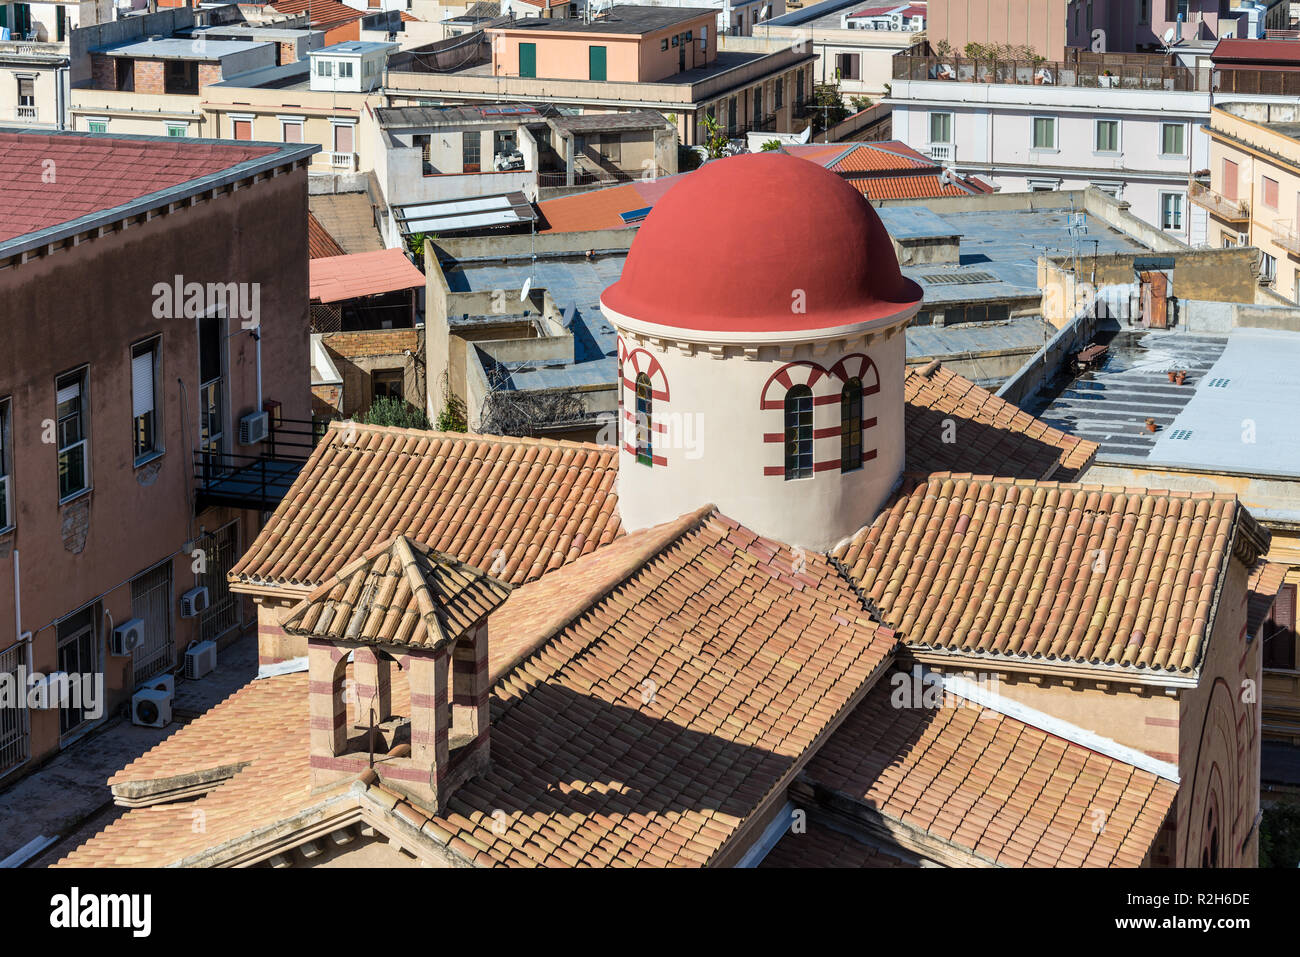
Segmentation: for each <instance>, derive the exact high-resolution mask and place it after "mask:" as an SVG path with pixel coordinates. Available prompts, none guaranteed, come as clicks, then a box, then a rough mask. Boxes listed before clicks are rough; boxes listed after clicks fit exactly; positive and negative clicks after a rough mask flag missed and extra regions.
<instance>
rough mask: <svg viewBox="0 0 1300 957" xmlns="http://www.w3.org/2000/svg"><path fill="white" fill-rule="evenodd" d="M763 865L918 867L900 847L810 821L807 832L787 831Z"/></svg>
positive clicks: (761, 864) (761, 863)
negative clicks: (870, 840) (868, 840)
mask: <svg viewBox="0 0 1300 957" xmlns="http://www.w3.org/2000/svg"><path fill="white" fill-rule="evenodd" d="M758 866H759V867H769V868H771V867H804V868H813V867H816V868H823V867H853V868H861V867H871V868H875V867H917V866H918V864H917V862H916V861H914V860H912V859H911V858H910V856H909V855H907V854H905V853H904V852H903V851H901V850H898V849H896V848H890V849H889V850H885V849H884V848H882V847H878V846H876V845H875V844H868V843H865V839H863V838H861V837H857V836H853V835H849V834H845V833H844V832H842V831H836V830H832V829H831V828H829V827H826V826H825V825H822V824H820V823H819V822H816V821H809V822H808V825H807V830H806V831H801V832H795V831H790V832H787V833H786V835H785V837H783V838H781V840H779V841H777V843H776V846H775V847H774V848H772V850H770V851H769V852H768V854H767V857H765V858H763V860H762V862H760V863H759V865H758Z"/></svg>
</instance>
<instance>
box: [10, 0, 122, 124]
mask: <svg viewBox="0 0 1300 957" xmlns="http://www.w3.org/2000/svg"><path fill="white" fill-rule="evenodd" d="M141 5H143V4H141ZM112 18H113V5H112V4H110V3H107V2H105V0H35V2H31V3H0V123H18V124H20V125H22V126H36V127H44V128H48V129H61V128H63V126H64V125H65V123H66V120H67V103H68V87H69V84H70V67H71V63H72V51H71V43H70V39H71V36H72V31H73V30H76V29H78V28H85V27H90V26H94V25H95V24H97V23H101V22H104V21H106V20H112Z"/></svg>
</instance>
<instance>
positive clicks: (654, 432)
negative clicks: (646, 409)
mask: <svg viewBox="0 0 1300 957" xmlns="http://www.w3.org/2000/svg"><path fill="white" fill-rule="evenodd" d="M619 346H620V352H621V353H622V354H621V355H620V356H619V370H620V372H619V378H620V380H621V382H620V384H621V389H620V390H619V405H620V408H621V412H620V415H621V417H622V419H623V451H624V452H627V453H628V454H629V455H636V380H637V379H638V378H639V377H640V376H642V375H645V376H647V377H648V378H649V379H650V398H651V399H652V400H653V402H652V406H651V410H650V431H651V438H650V441H651V447H652V449H658V448H660V447H661V445H662V443H661V441H660V437H661V436H666V435H667V434H668V427H667V426H666V425H665V424H664V423H663V421H662V420H656V413H657V412H660V411H663V406H662V405H661V404H660V403H664V402H667V401H668V395H669V393H668V376H667V375H666V374H665V373H664V368H663V365H662V364H660V362H659V360H658V359H656V358H655V357H654V356H653V355H652V354H651V353H649V352H648V351H646V350H645V349H641V348H637V349H632V350H627V349H626V347H625V346H623V344H622V339H620V340H619ZM651 459H652V460H653V462H654V464H655V465H659V466H664V465H667V464H668V459H667V458H666V457H665V456H664V455H662V454H661V453H660V452H658V451H656V452H654V453H653V454H652V456H651Z"/></svg>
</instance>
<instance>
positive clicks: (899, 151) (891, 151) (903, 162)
mask: <svg viewBox="0 0 1300 957" xmlns="http://www.w3.org/2000/svg"><path fill="white" fill-rule="evenodd" d="M823 165H825V166H826V168H827V169H828V170H830V171H831V172H832V173H863V172H872V173H879V172H884V171H886V170H904V169H937V168H938V164H937V163H935V162H934V160H932V159H930V158H929V157H928V156H922V155H921V154H920V153H918V152H917V151H916V150H914V149H912V148H911V147H910V146H908V145H906V144H904V143H900V142H898V141H897V140H890V141H885V142H882V143H857V144H854V145H851V146H849V148H848V149H847V150H846V151H845V153H844V154H843V155H842V156H840V157H839V158H838V159H836V160H834V161H833V162H831V163H829V164H823Z"/></svg>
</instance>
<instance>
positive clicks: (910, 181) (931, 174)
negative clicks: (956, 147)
mask: <svg viewBox="0 0 1300 957" xmlns="http://www.w3.org/2000/svg"><path fill="white" fill-rule="evenodd" d="M783 150H784V151H785V152H787V153H790V154H791V155H792V156H797V157H799V158H800V159H806V160H808V161H809V162H810V163H816V164H818V165H819V166H824V167H826V168H827V169H828V170H830V171H831V172H832V173H839V174H840V175H841V176H843V177H844V178H845V179H846V180H847V181H848V183H849V184H850V185H851V186H852V187H853V188H854V189H856V190H857V191H858V192H860V193H862V195H864V196H866V197H867V199H872V200H877V199H933V198H935V197H939V196H970V195H972V194H974V193H987V192H992V187H989V186H987V185H985V184H984V183H981V182H980V181H979V180H976V179H973V178H971V177H959V178H958V179H957V181H956V182H952V183H942V182H940V175H941V174H942V172H943V169H942V166H941V164H939V163H936V162H935V161H934V160H932V159H930V158H929V157H928V156H925V155H923V154H921V153H919V152H917V151H916V150H914V149H912V147H910V146H907V145H906V144H904V143H901V142H898V141H897V140H887V141H884V142H880V143H825V144H821V143H819V144H813V143H808V144H803V145H797V146H786V147H783Z"/></svg>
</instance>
